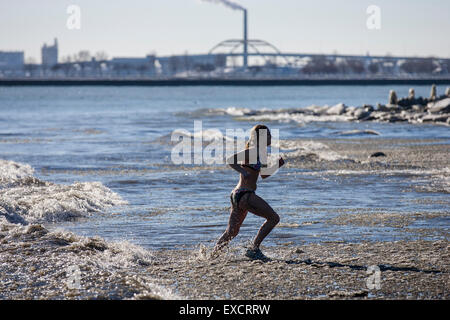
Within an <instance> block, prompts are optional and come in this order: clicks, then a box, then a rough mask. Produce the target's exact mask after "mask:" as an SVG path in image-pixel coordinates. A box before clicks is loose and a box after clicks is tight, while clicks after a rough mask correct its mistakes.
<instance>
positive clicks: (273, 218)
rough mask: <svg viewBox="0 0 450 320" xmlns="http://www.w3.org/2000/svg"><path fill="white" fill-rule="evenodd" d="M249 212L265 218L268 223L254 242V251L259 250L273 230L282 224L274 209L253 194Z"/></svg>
mask: <svg viewBox="0 0 450 320" xmlns="http://www.w3.org/2000/svg"><path fill="white" fill-rule="evenodd" d="M247 204H248V211H250V212H251V213H253V214H256V215H257V216H260V217H263V218H265V219H266V221H265V222H264V223H263V225H262V226H261V228H260V229H259V231H258V234H257V235H256V237H255V240H253V247H254V249H258V248H259V245H260V244H261V242H262V241H263V240H264V238H265V237H266V236H267V235H268V234H269V233H270V231H272V229H273V228H274V227H275V226H276V225H277V224H278V222H280V216H279V215H278V214H277V213H276V212H275V211H274V210H273V209H272V207H271V206H270V205H269V204H268V203H267V202H266V201H264V199H262V198H261V197H258V196H257V195H256V194H254V193H252V194H251V195H250V196H249V198H248V201H247Z"/></svg>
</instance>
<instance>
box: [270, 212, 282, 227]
mask: <svg viewBox="0 0 450 320" xmlns="http://www.w3.org/2000/svg"><path fill="white" fill-rule="evenodd" d="M269 221H270V222H271V223H272V224H273V225H277V224H278V223H279V222H280V216H279V215H278V214H277V213H275V212H274V213H273V215H272V216H271V217H270V219H269Z"/></svg>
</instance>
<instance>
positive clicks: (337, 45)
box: [0, 0, 450, 61]
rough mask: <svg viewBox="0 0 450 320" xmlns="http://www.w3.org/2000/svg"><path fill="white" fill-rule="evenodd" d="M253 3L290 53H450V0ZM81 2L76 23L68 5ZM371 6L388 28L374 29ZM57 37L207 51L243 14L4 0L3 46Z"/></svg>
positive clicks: (249, 2)
mask: <svg viewBox="0 0 450 320" xmlns="http://www.w3.org/2000/svg"><path fill="white" fill-rule="evenodd" d="M235 2H238V3H239V4H241V5H242V6H244V7H246V8H247V9H248V14H249V37H250V38H254V39H264V40H266V41H269V42H271V43H272V44H274V45H275V46H277V47H278V48H279V49H280V50H281V51H284V52H305V53H333V52H338V53H342V54H366V53H367V52H370V54H372V55H379V54H380V55H384V54H386V53H390V54H392V55H402V56H403V55H405V56H413V55H419V56H430V55H433V56H442V57H450V36H449V35H450V1H449V0H427V1H425V0H370V1H365V0H346V1H336V0H314V1H302V0H235ZM71 4H75V5H78V6H79V7H80V9H81V29H80V30H69V29H67V27H66V22H67V19H68V17H69V14H67V12H66V10H67V7H68V6H69V5H71ZM369 5H377V6H379V7H380V9H381V29H380V30H369V29H368V28H367V27H366V20H367V18H368V17H369V15H368V14H367V13H366V9H367V7H368V6H369ZM55 37H57V38H58V41H59V47H60V57H61V56H64V55H67V54H73V53H76V52H78V51H79V50H81V49H87V50H89V51H91V52H93V53H94V52H96V51H101V50H104V51H106V52H107V53H108V55H109V56H110V57H111V56H144V55H146V54H148V53H150V52H156V53H157V54H158V55H170V54H182V53H185V52H189V53H206V52H207V51H208V50H209V49H210V48H211V47H213V46H214V45H215V44H217V43H218V42H220V41H222V40H225V39H229V38H241V37H242V13H241V12H240V11H234V10H231V9H229V8H226V7H225V6H223V5H219V4H214V3H209V2H204V1H201V0H126V1H125V0H114V1H106V0H69V1H66V0H10V1H8V0H0V50H24V51H25V56H26V57H27V58H28V57H34V58H35V59H36V60H37V61H40V47H41V46H42V44H43V43H44V42H46V43H52V42H53V38H55Z"/></svg>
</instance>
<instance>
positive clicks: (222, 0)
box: [203, 0, 248, 69]
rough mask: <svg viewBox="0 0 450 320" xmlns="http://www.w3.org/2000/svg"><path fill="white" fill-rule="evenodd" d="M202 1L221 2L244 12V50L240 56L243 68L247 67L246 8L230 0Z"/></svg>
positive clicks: (209, 0)
mask: <svg viewBox="0 0 450 320" xmlns="http://www.w3.org/2000/svg"><path fill="white" fill-rule="evenodd" d="M203 1H208V2H214V3H220V4H223V5H224V6H226V7H228V8H230V9H233V10H242V11H243V12H244V40H243V47H244V51H243V53H242V58H243V66H244V69H247V67H248V41H247V40H248V37H247V9H245V8H244V7H243V6H241V5H240V4H238V3H235V2H233V1H231V0H203Z"/></svg>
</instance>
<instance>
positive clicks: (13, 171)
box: [0, 159, 34, 184]
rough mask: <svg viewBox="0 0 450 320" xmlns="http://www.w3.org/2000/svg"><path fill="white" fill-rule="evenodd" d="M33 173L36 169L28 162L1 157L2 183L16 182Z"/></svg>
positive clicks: (0, 178) (0, 180)
mask: <svg viewBox="0 0 450 320" xmlns="http://www.w3.org/2000/svg"><path fill="white" fill-rule="evenodd" d="M33 173H34V169H33V168H32V167H31V166H30V165H28V164H22V163H17V162H14V161H8V160H2V159H0V184H6V183H14V182H17V181H19V180H21V179H24V178H27V177H31V176H33Z"/></svg>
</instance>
